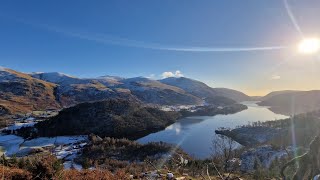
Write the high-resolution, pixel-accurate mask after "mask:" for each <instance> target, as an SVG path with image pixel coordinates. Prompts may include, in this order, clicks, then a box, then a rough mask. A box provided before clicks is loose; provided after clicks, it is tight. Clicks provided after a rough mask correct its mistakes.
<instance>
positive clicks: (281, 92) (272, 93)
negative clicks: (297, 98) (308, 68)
mask: <svg viewBox="0 0 320 180" xmlns="http://www.w3.org/2000/svg"><path fill="white" fill-rule="evenodd" d="M294 92H299V91H295V90H283V91H273V92H271V93H269V94H267V95H265V96H262V97H259V98H258V99H259V100H260V101H264V100H267V99H269V98H271V97H273V96H276V95H280V94H288V93H294Z"/></svg>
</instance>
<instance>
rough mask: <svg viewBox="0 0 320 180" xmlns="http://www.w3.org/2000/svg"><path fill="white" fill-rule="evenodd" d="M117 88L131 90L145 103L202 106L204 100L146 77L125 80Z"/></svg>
mask: <svg viewBox="0 0 320 180" xmlns="http://www.w3.org/2000/svg"><path fill="white" fill-rule="evenodd" d="M121 82H122V83H123V84H121V85H119V86H117V87H121V88H124V89H129V90H130V91H131V93H132V94H133V95H135V96H136V97H137V98H138V99H140V100H141V101H143V102H145V103H153V104H165V105H176V104H190V105H194V104H200V103H201V102H202V100H201V99H200V98H198V97H196V96H193V95H191V94H189V93H187V92H186V91H184V90H182V89H180V88H179V87H175V86H171V85H167V84H163V83H161V82H159V81H156V80H151V79H148V78H144V77H136V78H129V79H124V80H122V81H121Z"/></svg>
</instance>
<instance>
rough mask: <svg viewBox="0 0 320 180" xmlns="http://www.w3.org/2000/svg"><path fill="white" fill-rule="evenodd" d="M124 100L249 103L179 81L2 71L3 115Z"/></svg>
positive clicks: (228, 92)
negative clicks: (206, 100)
mask: <svg viewBox="0 0 320 180" xmlns="http://www.w3.org/2000/svg"><path fill="white" fill-rule="evenodd" d="M110 98H124V99H129V100H130V99H132V100H135V101H139V102H142V103H145V104H151V105H200V104H203V103H204V100H205V99H208V100H210V101H209V102H210V104H216V105H220V104H231V103H235V102H239V101H244V100H250V97H249V96H247V95H245V94H244V93H242V92H239V91H236V90H231V89H225V88H212V87H209V86H208V85H206V84H205V83H202V82H200V81H197V80H193V79H189V78H185V77H180V78H166V79H162V80H153V79H148V78H145V77H134V78H122V77H116V76H102V77H97V78H78V77H73V76H69V75H66V74H63V73H58V72H51V73H44V72H37V73H22V72H17V71H14V70H11V69H8V68H1V69H0V114H16V113H26V112H30V111H32V110H45V109H61V108H65V107H70V106H74V105H76V104H79V103H83V102H92V101H100V100H106V99H110Z"/></svg>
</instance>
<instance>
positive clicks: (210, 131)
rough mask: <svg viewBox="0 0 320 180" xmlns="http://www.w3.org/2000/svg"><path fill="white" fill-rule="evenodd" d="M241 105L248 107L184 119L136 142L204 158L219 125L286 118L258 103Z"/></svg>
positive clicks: (226, 126) (232, 125)
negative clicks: (159, 143) (172, 147)
mask: <svg viewBox="0 0 320 180" xmlns="http://www.w3.org/2000/svg"><path fill="white" fill-rule="evenodd" d="M242 104H245V105H247V106H248V109H247V110H244V111H241V112H238V113H235V114H229V115H216V116H197V117H188V118H183V119H180V120H178V121H177V122H176V123H174V124H172V125H170V126H168V127H167V128H166V129H164V130H162V131H159V132H156V133H152V134H149V135H148V136H145V137H143V138H141V139H139V140H138V142H141V143H147V142H152V141H163V142H167V143H171V144H176V145H178V146H180V147H181V148H182V149H183V150H184V151H186V152H187V153H189V154H190V155H193V156H194V157H197V158H206V157H209V156H210V154H211V150H210V148H211V144H212V140H213V138H214V134H215V133H214V131H215V130H216V129H218V128H220V127H225V128H235V127H236V126H241V125H247V124H248V123H251V122H256V121H261V122H263V121H267V120H277V119H284V118H288V116H285V115H281V114H276V113H274V112H272V111H270V110H269V109H268V107H264V106H258V105H257V104H256V102H243V103H242Z"/></svg>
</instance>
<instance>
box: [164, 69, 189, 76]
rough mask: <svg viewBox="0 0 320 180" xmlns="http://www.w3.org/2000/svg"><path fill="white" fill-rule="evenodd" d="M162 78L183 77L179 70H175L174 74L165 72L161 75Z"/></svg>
mask: <svg viewBox="0 0 320 180" xmlns="http://www.w3.org/2000/svg"><path fill="white" fill-rule="evenodd" d="M161 76H162V78H168V77H183V76H184V75H183V74H182V72H181V71H180V70H176V72H171V71H166V72H163V73H162V74H161Z"/></svg>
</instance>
